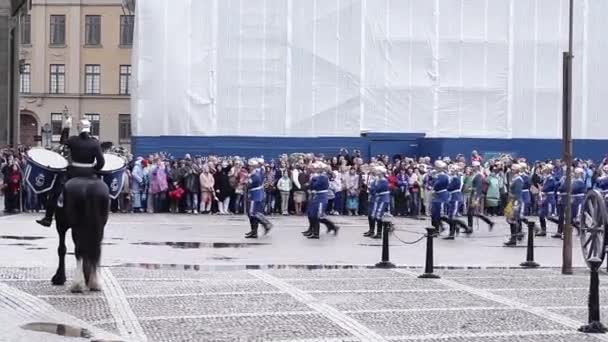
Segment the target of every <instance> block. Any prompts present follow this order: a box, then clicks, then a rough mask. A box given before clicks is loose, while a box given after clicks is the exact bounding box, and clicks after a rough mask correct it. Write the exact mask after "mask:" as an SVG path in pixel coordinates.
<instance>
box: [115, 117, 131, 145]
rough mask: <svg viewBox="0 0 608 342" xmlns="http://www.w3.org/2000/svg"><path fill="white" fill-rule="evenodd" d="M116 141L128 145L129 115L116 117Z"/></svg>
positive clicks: (129, 139)
mask: <svg viewBox="0 0 608 342" xmlns="http://www.w3.org/2000/svg"><path fill="white" fill-rule="evenodd" d="M118 141H119V142H120V143H128V142H130V141H131V114H120V115H119V116H118Z"/></svg>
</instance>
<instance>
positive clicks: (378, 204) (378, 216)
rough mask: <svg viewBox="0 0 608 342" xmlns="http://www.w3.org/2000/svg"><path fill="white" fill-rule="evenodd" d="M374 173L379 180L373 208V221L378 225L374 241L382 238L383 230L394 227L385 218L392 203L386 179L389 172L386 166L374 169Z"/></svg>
mask: <svg viewBox="0 0 608 342" xmlns="http://www.w3.org/2000/svg"><path fill="white" fill-rule="evenodd" d="M374 173H375V174H376V176H377V178H376V181H375V182H374V190H373V193H374V203H373V206H372V219H373V222H374V223H375V224H376V227H377V228H376V235H374V236H373V238H374V239H381V238H382V229H383V228H384V227H387V228H390V226H391V225H392V224H391V222H390V221H388V220H386V219H385V218H384V214H385V213H386V212H387V211H388V207H389V204H390V201H391V197H390V190H389V184H388V180H387V178H386V174H387V170H386V168H385V167H384V166H381V165H378V166H376V167H374Z"/></svg>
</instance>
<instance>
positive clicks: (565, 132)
mask: <svg viewBox="0 0 608 342" xmlns="http://www.w3.org/2000/svg"><path fill="white" fill-rule="evenodd" d="M573 8H574V0H570V9H569V10H570V11H569V32H568V51H567V52H564V55H563V78H564V84H563V98H562V111H563V113H562V144H563V159H564V163H566V192H567V194H566V203H565V204H566V205H565V210H566V213H565V221H566V222H564V232H563V234H564V245H563V249H562V274H572V59H573V58H574V56H573V55H572V26H573Z"/></svg>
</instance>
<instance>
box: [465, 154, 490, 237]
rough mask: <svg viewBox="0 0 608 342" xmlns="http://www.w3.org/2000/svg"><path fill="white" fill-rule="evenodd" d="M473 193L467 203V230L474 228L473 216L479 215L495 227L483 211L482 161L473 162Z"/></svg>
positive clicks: (478, 216)
mask: <svg viewBox="0 0 608 342" xmlns="http://www.w3.org/2000/svg"><path fill="white" fill-rule="evenodd" d="M473 173H474V176H473V184H472V188H473V189H472V191H473V193H472V194H471V196H470V197H469V203H468V205H467V227H468V229H467V231H472V230H473V217H477V218H479V219H481V220H482V221H483V222H485V223H486V224H487V225H488V226H489V229H490V230H492V228H494V222H493V221H492V220H490V219H489V218H487V217H486V216H485V215H483V214H482V213H481V205H482V202H481V199H482V198H483V175H482V174H481V163H479V162H478V161H474V162H473Z"/></svg>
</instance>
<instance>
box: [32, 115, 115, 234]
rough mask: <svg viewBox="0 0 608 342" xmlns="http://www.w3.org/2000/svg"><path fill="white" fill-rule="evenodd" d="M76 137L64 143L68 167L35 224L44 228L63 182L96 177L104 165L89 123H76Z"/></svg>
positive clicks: (50, 217) (86, 121)
mask: <svg viewBox="0 0 608 342" xmlns="http://www.w3.org/2000/svg"><path fill="white" fill-rule="evenodd" d="M78 132H79V134H78V135H75V136H72V137H70V138H69V139H68V140H67V141H66V142H65V148H66V149H67V150H68V151H69V158H68V159H69V160H70V163H69V166H68V169H67V173H66V174H65V176H64V177H62V178H63V179H62V180H61V181H59V182H56V183H55V186H54V187H53V189H51V194H50V196H49V199H48V202H47V204H46V212H45V215H44V218H42V219H41V220H37V221H36V222H37V223H38V224H40V225H42V226H44V227H50V226H51V224H52V223H53V216H54V214H55V210H56V209H57V201H58V199H60V197H61V196H60V195H61V194H62V193H63V189H64V185H65V182H67V181H68V180H69V179H71V178H74V177H96V173H97V171H99V170H101V169H102V168H103V166H104V164H105V159H104V157H103V153H102V151H101V145H100V144H99V141H98V140H97V139H95V138H94V137H93V136H92V135H91V122H90V121H89V120H86V119H83V120H80V122H79V123H78Z"/></svg>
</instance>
